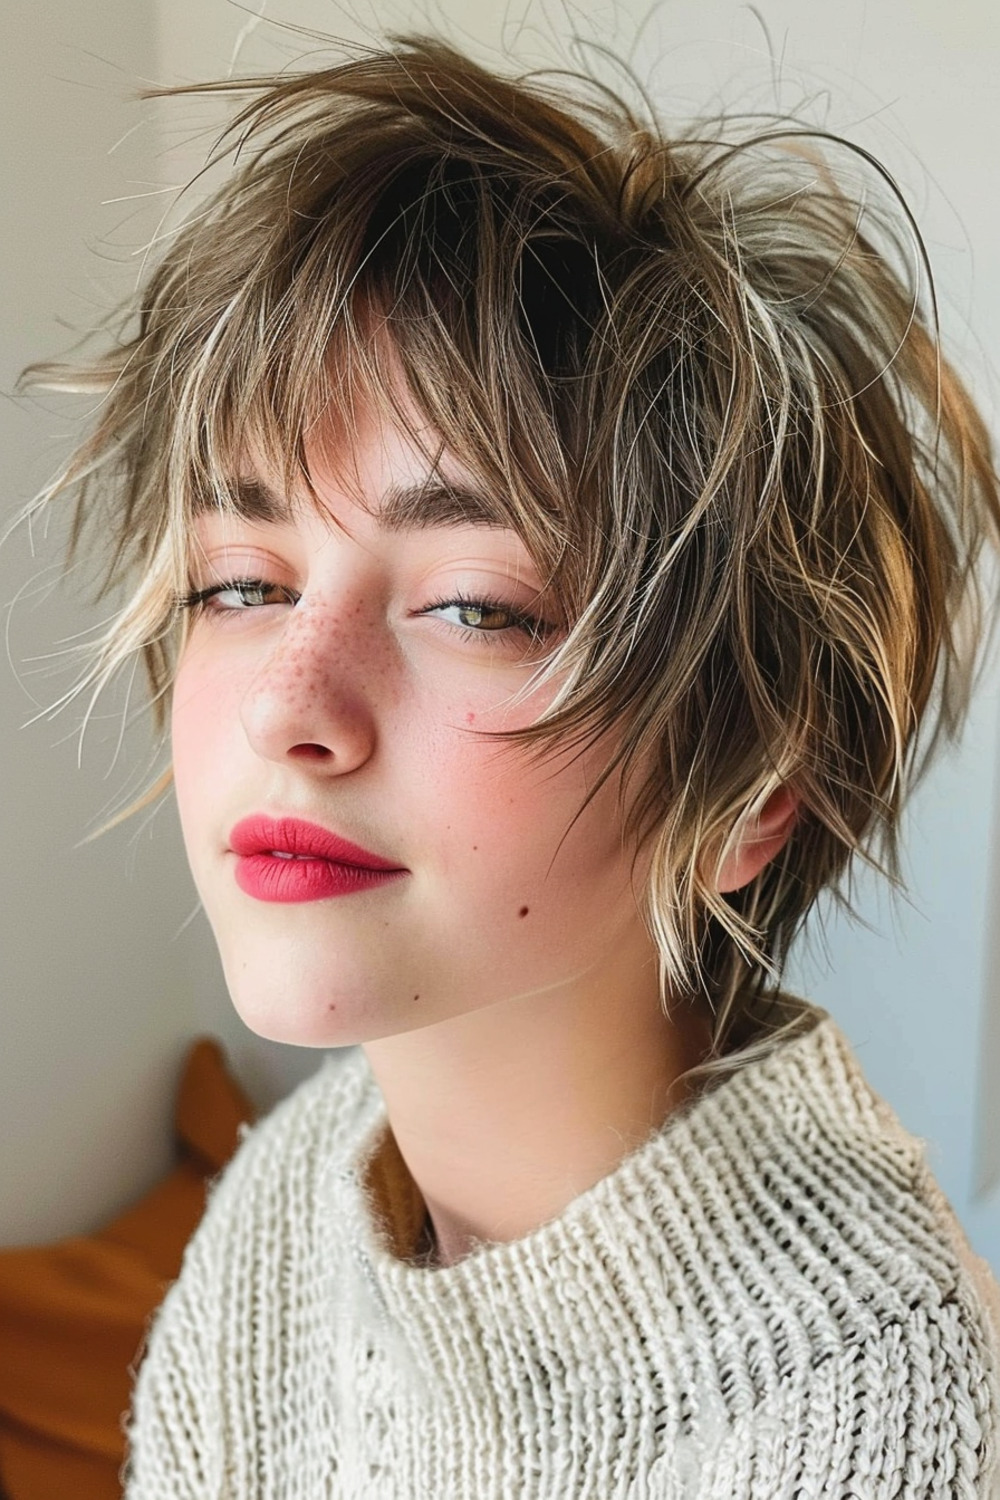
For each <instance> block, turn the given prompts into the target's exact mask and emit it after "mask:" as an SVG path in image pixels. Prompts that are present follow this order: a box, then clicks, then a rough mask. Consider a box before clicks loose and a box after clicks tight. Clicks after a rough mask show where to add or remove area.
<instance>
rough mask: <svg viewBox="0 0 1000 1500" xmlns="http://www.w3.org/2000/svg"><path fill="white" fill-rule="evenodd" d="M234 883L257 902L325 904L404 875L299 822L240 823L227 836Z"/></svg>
mask: <svg viewBox="0 0 1000 1500" xmlns="http://www.w3.org/2000/svg"><path fill="white" fill-rule="evenodd" d="M229 847H230V849H231V850H232V851H233V853H234V854H235V855H236V856H237V859H236V884H237V885H238V886H239V888H240V890H241V891H243V892H245V894H246V895H248V896H253V897H255V898H256V900H258V901H323V900H325V899H326V898H327V897H329V896H348V895H351V894H352V893H353V892H355V891H362V890H369V889H371V888H372V887H373V886H376V885H385V884H386V883H387V882H388V881H390V880H395V879H396V878H397V877H398V876H400V875H405V874H406V873H407V871H406V869H405V867H404V866H402V865H395V864H393V863H392V862H391V860H388V859H384V858H383V857H382V855H380V854H373V853H372V852H371V851H370V850H368V849H362V848H361V847H360V846H359V845H358V844H352V843H350V842H349V841H348V840H347V839H344V838H341V837H340V835H339V834H336V833H331V831H330V830H329V829H328V828H322V827H320V826H319V824H316V823H304V822H301V821H300V820H299V819H298V818H270V817H265V816H263V815H257V816H255V817H250V818H244V819H243V821H242V822H240V823H237V824H236V827H235V828H234V829H233V831H232V832H231V834H230V835H229Z"/></svg>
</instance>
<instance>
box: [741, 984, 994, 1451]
mask: <svg viewBox="0 0 1000 1500" xmlns="http://www.w3.org/2000/svg"><path fill="white" fill-rule="evenodd" d="M744 1086H745V1094H744V1096H743V1101H744V1105H745V1107H747V1108H748V1109H749V1110H751V1111H752V1110H753V1108H754V1107H755V1106H756V1107H758V1108H760V1107H761V1106H763V1110H762V1111H761V1115H760V1116H759V1117H762V1115H763V1112H765V1111H770V1112H771V1121H772V1126H771V1128H770V1129H765V1130H764V1131H763V1140H762V1142H761V1146H760V1149H759V1152H758V1153H757V1155H756V1163H757V1171H756V1173H755V1179H756V1184H757V1187H758V1188H761V1187H762V1188H763V1190H764V1193H765V1194H766V1196H767V1200H768V1203H767V1211H768V1214H769V1216H770V1217H771V1219H772V1222H773V1225H774V1230H775V1232H774V1236H773V1240H772V1248H773V1249H775V1250H776V1251H777V1250H778V1249H780V1250H781V1252H782V1258H790V1259H792V1260H793V1261H798V1262H799V1269H801V1270H802V1271H803V1272H804V1273H805V1274H806V1275H807V1276H808V1279H809V1281H810V1282H811V1284H812V1286H813V1288H814V1289H815V1290H816V1291H819V1292H820V1293H821V1294H826V1295H825V1298H824V1300H825V1301H826V1302H827V1304H828V1307H829V1308H830V1309H832V1310H834V1311H835V1312H836V1313H837V1319H836V1321H838V1323H839V1324H840V1325H841V1332H846V1334H847V1337H848V1339H849V1341H850V1342H854V1340H855V1338H857V1339H858V1340H859V1341H860V1342H862V1343H864V1342H865V1341H866V1339H871V1338H874V1340H875V1342H876V1343H879V1342H881V1341H882V1338H883V1336H885V1337H887V1338H888V1339H889V1341H890V1342H891V1343H892V1346H893V1347H895V1348H896V1349H897V1351H898V1353H899V1354H900V1356H901V1357H902V1358H903V1359H904V1360H905V1362H906V1363H908V1364H910V1365H912V1366H914V1367H916V1366H920V1367H922V1368H923V1369H924V1372H925V1374H927V1376H928V1378H930V1376H931V1374H932V1372H933V1373H934V1378H935V1379H938V1380H940V1379H945V1377H947V1380H948V1382H949V1383H951V1384H952V1386H953V1387H954V1390H953V1394H956V1393H957V1395H956V1399H959V1400H962V1401H965V1402H967V1403H968V1409H969V1411H970V1412H972V1411H975V1412H976V1413H978V1415H979V1417H980V1418H985V1419H986V1420H987V1422H988V1423H989V1425H991V1426H995V1424H996V1423H997V1421H998V1420H1000V1286H998V1284H997V1281H996V1278H995V1277H994V1275H993V1272H992V1270H991V1268H990V1266H989V1264H988V1262H987V1261H985V1260H984V1259H982V1257H980V1256H977V1255H976V1254H975V1253H974V1252H973V1250H972V1248H971V1246H970V1244H969V1241H968V1239H967V1237H966V1234H965V1232H964V1230H963V1228H962V1226H961V1224H960V1222H959V1219H958V1217H957V1215H956V1213H955V1211H954V1209H953V1207H952V1205H951V1204H950V1202H949V1201H948V1199H947V1197H946V1195H945V1193H944V1192H943V1190H942V1188H941V1187H940V1185H939V1183H938V1182H937V1180H936V1178H935V1176H934V1173H933V1171H932V1169H931V1167H930V1165H929V1162H928V1159H927V1153H928V1142H927V1141H926V1140H924V1139H922V1138H921V1137H919V1136H917V1135H915V1134H914V1133H912V1132H911V1131H910V1130H908V1129H907V1128H906V1126H905V1125H904V1124H903V1123H902V1121H901V1119H900V1117H899V1115H898V1114H897V1112H896V1110H895V1109H894V1108H893V1106H892V1105H891V1104H890V1103H889V1102H888V1100H886V1099H885V1098H883V1097H882V1096H881V1095H880V1094H879V1093H878V1092H877V1091H876V1090H875V1088H874V1087H873V1086H872V1085H871V1083H870V1082H869V1081H868V1078H867V1076H866V1075H865V1072H864V1069H863V1066H862V1064H861V1062H860V1060H859V1058H858V1056H857V1053H856V1051H855V1049H854V1047H853V1045H852V1044H851V1042H850V1040H849V1039H848V1037H847V1036H846V1034H845V1033H844V1032H843V1031H842V1030H841V1028H840V1026H839V1025H838V1024H837V1023H836V1021H835V1020H834V1019H833V1017H832V1016H830V1015H829V1014H828V1013H825V1012H823V1013H821V1014H820V1017H819V1019H818V1022H817V1024H815V1025H814V1026H813V1027H812V1028H811V1029H810V1030H809V1031H807V1032H805V1033H803V1034H800V1035H798V1036H797V1037H795V1038H793V1039H792V1040H791V1041H790V1042H789V1043H788V1045H787V1046H786V1047H784V1048H779V1049H777V1050H776V1051H775V1053H774V1054H773V1056H772V1057H770V1058H767V1059H766V1060H764V1061H763V1062H762V1063H761V1064H760V1065H759V1067H758V1068H757V1069H756V1070H755V1069H753V1068H751V1069H749V1070H748V1075H747V1078H746V1079H745V1080H744ZM848 1325H849V1326H848ZM865 1330H867V1333H865ZM863 1335H864V1336H863Z"/></svg>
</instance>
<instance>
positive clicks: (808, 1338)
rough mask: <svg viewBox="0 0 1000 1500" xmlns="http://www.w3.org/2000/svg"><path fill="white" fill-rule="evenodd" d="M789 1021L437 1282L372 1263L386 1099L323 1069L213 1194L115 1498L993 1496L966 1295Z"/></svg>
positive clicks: (418, 1269) (430, 1274)
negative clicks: (638, 1139) (529, 1223)
mask: <svg viewBox="0 0 1000 1500" xmlns="http://www.w3.org/2000/svg"><path fill="white" fill-rule="evenodd" d="M807 1010H808V1011H809V1012H810V1014H811V1016H812V1017H814V1018H815V1019H814V1023H813V1024H812V1026H811V1028H810V1029H808V1030H805V1031H804V1032H802V1033H800V1034H798V1035H796V1036H793V1037H792V1038H791V1039H790V1040H787V1041H785V1042H783V1043H781V1044H779V1045H778V1046H777V1048H776V1049H775V1050H774V1051H773V1052H772V1053H771V1054H770V1055H769V1056H767V1057H764V1058H761V1059H758V1060H756V1061H754V1062H751V1063H749V1064H746V1065H744V1067H743V1068H742V1069H741V1071H739V1072H737V1073H735V1074H733V1075H730V1076H729V1077H727V1078H725V1079H724V1080H723V1081H721V1082H717V1083H716V1084H715V1085H714V1086H711V1087H708V1088H707V1089H706V1090H703V1091H702V1092H701V1093H700V1094H697V1095H696V1096H695V1097H694V1098H693V1099H691V1100H690V1101H689V1102H688V1103H687V1104H686V1105H685V1106H684V1107H683V1108H682V1109H680V1110H678V1111H677V1112H675V1113H674V1114H672V1115H671V1116H670V1117H669V1118H668V1119H667V1121H666V1122H665V1123H664V1125H663V1126H662V1127H661V1128H660V1129H659V1130H657V1131H656V1132H654V1133H653V1134H652V1135H651V1136H650V1137H649V1138H648V1140H647V1141H646V1142H645V1143H644V1144H643V1145H641V1146H640V1147H639V1148H638V1149H637V1150H636V1151H634V1152H633V1153H632V1154H630V1155H629V1156H627V1157H626V1158H625V1159H624V1160H623V1161H622V1162H621V1163H620V1164H619V1166H618V1167H617V1168H616V1169H615V1170H614V1171H613V1172H612V1173H610V1174H609V1175H608V1176H607V1177H605V1178H603V1179H602V1180H601V1181H600V1182H598V1183H597V1184H596V1185H595V1186H594V1187H592V1188H591V1189H589V1190H588V1191H587V1192H585V1193H583V1194H582V1195H581V1196H579V1197H578V1198H576V1199H574V1200H573V1202H572V1203H570V1204H569V1205H568V1207H567V1208H566V1209H565V1210H564V1211H563V1213H562V1214H560V1215H559V1217H558V1218H556V1219H554V1220H552V1221H551V1222H549V1223H548V1224H545V1225H543V1226H542V1227H541V1228H539V1229H537V1230H536V1231H535V1232H533V1233H532V1234H530V1235H528V1236H526V1237H525V1238H523V1239H521V1240H518V1241H516V1242H514V1243H512V1244H484V1245H480V1246H477V1247H476V1248H475V1249H474V1250H473V1251H472V1253H471V1254H470V1255H468V1256H467V1257H465V1258H464V1259H463V1260H461V1261H459V1262H458V1263H457V1264H455V1265H453V1266H448V1267H437V1268H428V1267H426V1266H422V1265H420V1264H418V1263H416V1262H414V1261H412V1260H408V1259H406V1258H404V1257H403V1256H401V1255H400V1254H399V1253H398V1248H397V1247H396V1246H394V1244H393V1237H394V1233H396V1234H398V1226H397V1229H396V1231H394V1230H393V1228H392V1225H391V1224H390V1223H389V1222H388V1219H387V1211H386V1210H385V1209H384V1207H380V1206H379V1204H378V1201H377V1198H376V1197H375V1196H373V1193H372V1190H371V1182H372V1176H373V1174H372V1167H373V1164H374V1163H375V1162H376V1161H377V1159H378V1156H379V1153H380V1152H381V1151H382V1150H383V1149H384V1147H385V1144H386V1140H387V1137H388V1139H389V1140H390V1141H391V1133H390V1132H389V1130H388V1122H387V1118H386V1113H385V1106H384V1103H383V1100H382V1098H381V1095H380V1093H379V1090H378V1087H377V1085H376V1084H375V1081H374V1079H373V1077H372V1075H371V1072H370V1069H369V1068H368V1065H367V1061H366V1059H365V1056H364V1053H363V1052H362V1051H361V1050H360V1049H352V1050H350V1051H344V1052H339V1053H333V1054H331V1055H330V1056H329V1057H328V1058H327V1059H326V1060H325V1061H324V1063H323V1064H322V1066H321V1067H320V1069H319V1071H318V1072H317V1074H316V1075H315V1076H314V1077H313V1078H312V1079H310V1080H309V1081H308V1082H306V1083H305V1084H303V1085H302V1086H301V1087H300V1088H299V1089H297V1090H296V1092H295V1093H294V1094H293V1095H292V1096H291V1097H290V1098H288V1099H287V1100H285V1101H284V1102H283V1103H282V1104H281V1105H279V1106H278V1108H277V1109H275V1110H274V1111H273V1112H272V1114H271V1115H270V1116H269V1117H268V1118H267V1119H266V1120H264V1121H263V1122H261V1123H260V1124H259V1125H258V1126H256V1127H255V1128H254V1129H252V1130H249V1131H247V1133H246V1135H245V1138H244V1140H243V1143H242V1145H241V1147H240V1150H239V1151H238V1153H237V1155H236V1157H235V1158H234V1160H233V1162H232V1163H231V1165H230V1166H229V1168H228V1169H227V1170H226V1171H225V1173H224V1174H223V1176H222V1177H221V1179H220V1180H219V1181H218V1182H217V1183H216V1185H215V1187H214V1189H213V1192H212V1194H211V1198H210V1202H209V1207H208V1210H207V1212H206V1215H205V1218H204V1219H203V1221H202V1223H201V1225H200V1227H199V1229H198V1231H197V1232H196V1234H195V1235H194V1237H193V1239H192V1240H191V1242H190V1244H189V1245H188V1248H187V1252H186V1255H185V1260H184V1265H183V1269H182V1272H181V1275H180V1278H179V1280H178V1281H177V1282H176V1283H175V1284H174V1285H173V1286H172V1287H171V1289H170V1291H169V1292H168V1294H167V1296H166V1298H165V1300H164V1302H163V1304H162V1306H161V1308H160V1310H159V1312H158V1314H157V1315H156V1318H155V1320H154V1322H153V1325H152V1329H151V1332H150V1336H149V1340H148V1348H147V1353H146V1356H145V1358H144V1360H143V1362H142V1363H141V1365H140V1367H139V1371H138V1376H137V1380H136V1385H135V1391H134V1400H133V1408H132V1415H131V1420H130V1424H129V1437H130V1454H129V1459H128V1462H127V1466H126V1478H127V1488H126V1497H127V1500H369V1497H371V1500H626V1497H628V1500H848V1497H853V1500H931V1497H939V1500H973V1497H976V1500H996V1497H997V1496H1000V1487H998V1485H997V1479H996V1471H997V1459H998V1446H997V1445H998V1434H997V1424H998V1414H1000V1383H998V1372H1000V1342H998V1337H1000V1335H998V1328H1000V1322H998V1316H1000V1315H998V1313H997V1312H996V1311H995V1310H994V1309H996V1308H997V1306H998V1304H1000V1292H998V1288H997V1284H996V1282H995V1281H994V1280H993V1278H992V1276H991V1275H990V1272H989V1269H988V1267H987V1265H986V1262H985V1261H983V1260H981V1259H980V1258H979V1257H976V1256H974V1255H973V1254H972V1252H971V1250H970V1249H969V1246H968V1242H967V1241H966V1239H965V1237H964V1235H963V1233H962V1230H961V1228H960V1227H959V1225H958V1222H957V1220H956V1219H955V1217H954V1214H953V1213H952V1211H951V1209H950V1207H949V1205H948V1204H947V1201H946V1200H945V1199H944V1197H943V1195H942V1193H941V1190H940V1188H939V1187H938V1185H937V1183H936V1182H935V1181H934V1179H933V1177H932V1175H931V1173H930V1171H929V1168H928V1167H927V1164H926V1161H925V1151H924V1142H923V1141H920V1140H919V1139H917V1138H916V1137H914V1136H911V1135H910V1134H909V1133H907V1132H906V1131H905V1130H904V1129H903V1127H902V1125H901V1124H900V1122H899V1120H898V1118H897V1116H896V1115H895V1113H894V1112H893V1110H892V1109H891V1108H890V1106H889V1105H888V1104H886V1103H885V1102H884V1101H883V1100H881V1099H880V1098H879V1097H878V1095H876V1094H875V1093H874V1091H873V1090H872V1089H871V1087H870V1086H869V1085H868V1083H867V1082H866V1080H865V1078H864V1076H863V1074H862V1071H861V1068H860V1065H859V1063H858V1061H857V1058H856V1057H855V1055H854V1053H853V1051H852V1048H851V1046H850V1044H849V1042H848V1041H847V1039H846V1038H845V1036H844V1035H843V1033H842V1032H841V1031H840V1029H839V1028H838V1026H837V1025H836V1023H835V1022H834V1021H833V1019H832V1018H831V1017H830V1016H829V1015H828V1014H827V1013H826V1012H825V1011H822V1010H820V1009H818V1008H815V1007H807ZM401 1211H403V1212H405V1209H404V1210H401ZM389 1216H391V1211H390V1214H389Z"/></svg>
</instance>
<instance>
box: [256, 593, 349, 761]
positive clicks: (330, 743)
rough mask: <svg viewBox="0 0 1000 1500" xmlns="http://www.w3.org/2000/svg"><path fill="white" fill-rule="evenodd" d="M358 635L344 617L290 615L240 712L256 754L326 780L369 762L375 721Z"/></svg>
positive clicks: (298, 611)
mask: <svg viewBox="0 0 1000 1500" xmlns="http://www.w3.org/2000/svg"><path fill="white" fill-rule="evenodd" d="M360 636H361V632H359V631H357V630H355V629H352V628H350V626H349V623H348V621H347V619H345V614H344V611H343V610H341V611H339V613H338V611H336V610H334V609H332V608H330V607H328V606H326V605H323V604H319V603H314V604H307V603H306V602H305V601H304V600H302V601H300V602H299V604H297V605H296V606H295V607H294V609H293V610H292V611H290V613H289V617H288V622H287V624H286V625H285V626H284V628H283V630H282V632H281V635H280V638H279V639H278V641H277V642H276V643H275V645H274V647H273V649H272V650H271V652H270V653H269V655H268V656H267V659H266V660H265V661H264V662H263V663H262V664H261V666H260V668H259V669H258V671H257V674H256V676H255V677H254V679H253V681H252V682H251V684H250V686H249V687H248V689H247V691H246V693H245V695H244V698H243V702H242V705H241V716H242V720H243V727H244V729H245V731H246V735H247V738H248V739H249V741H250V744H251V745H252V747H253V748H254V750H256V752H257V754H258V755H260V756H263V758H264V759H265V760H271V761H278V762H282V761H293V762H305V763H309V764H312V765H315V766H316V767H317V768H320V767H322V768H323V769H324V770H326V771H328V772H329V774H331V775H343V774H344V773H345V772H347V771H353V770H356V769H357V768H358V766H361V765H363V764H364V763H365V762H366V761H367V760H368V759H369V758H370V756H371V755H372V752H373V751H374V748H375V738H376V735H375V717H374V711H373V704H372V702H371V701H370V699H369V697H368V696H367V694H366V693H365V691H364V686H363V684H364V678H365V675H366V674H365V669H364V664H363V657H364V648H363V645H362V641H361V639H360ZM368 675H369V678H370V675H371V674H370V673H369V674H368Z"/></svg>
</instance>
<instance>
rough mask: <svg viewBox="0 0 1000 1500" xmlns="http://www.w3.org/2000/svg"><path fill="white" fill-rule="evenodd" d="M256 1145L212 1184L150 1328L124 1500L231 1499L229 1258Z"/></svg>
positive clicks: (136, 1392)
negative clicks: (226, 1327) (226, 1395)
mask: <svg viewBox="0 0 1000 1500" xmlns="http://www.w3.org/2000/svg"><path fill="white" fill-rule="evenodd" d="M249 1134H251V1135H252V1134H253V1132H249ZM249 1144H250V1142H249V1140H248V1139H247V1137H246V1136H245V1137H244V1140H243V1143H242V1145H241V1147H240V1149H239V1151H238V1152H237V1154H236V1155H235V1156H234V1157H233V1159H232V1161H231V1162H230V1163H229V1165H228V1167H226V1168H225V1170H224V1171H223V1172H222V1173H221V1174H220V1176H219V1177H218V1178H216V1180H215V1182H214V1183H213V1184H212V1186H211V1188H210V1190H209V1198H208V1203H207V1205H206V1209H205V1213H204V1214H203V1216H202V1219H201V1222H200V1224H199V1226H198V1228H197V1229H196V1230H195V1232H194V1234H193V1235H192V1237H191V1239H190V1240H189V1242H188V1244H187V1247H186V1249H185V1252H184V1258H183V1262H182V1265H181V1271H180V1275H179V1277H178V1279H177V1280H176V1281H175V1282H174V1283H173V1285H172V1286H171V1287H170V1288H169V1289H168V1291H167V1294H166V1296H165V1297H164V1299H163V1301H162V1302H161V1304H160V1306H159V1308H158V1309H157V1311H156V1313H155V1314H154V1316H153V1318H152V1321H151V1323H150V1325H149V1328H148V1330H147V1335H146V1340H145V1346H144V1350H143V1352H141V1354H140V1363H139V1366H138V1374H137V1375H136V1378H135V1384H134V1387H133V1393H132V1409H131V1412H130V1414H129V1418H128V1421H127V1424H126V1438H127V1453H126V1459H125V1464H124V1468H123V1472H122V1479H123V1482H124V1500H224V1497H225V1496H227V1494H228V1485H227V1480H226V1456H225V1455H226V1435H225V1415H224V1402H223V1399H222V1397H223V1391H224V1384H223V1382H224V1379H225V1374H226V1372H225V1369H224V1363H225V1361H224V1355H223V1349H224V1340H223V1337H222V1335H223V1308H224V1280H225V1260H226V1246H227V1244H228V1242H229V1241H230V1240H231V1238H232V1224H233V1215H234V1209H235V1207H236V1205H237V1204H238V1203H239V1199H240V1193H241V1190H242V1189H243V1188H244V1186H245V1183H244V1179H245V1178H246V1176H247V1168H248V1146H249Z"/></svg>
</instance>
